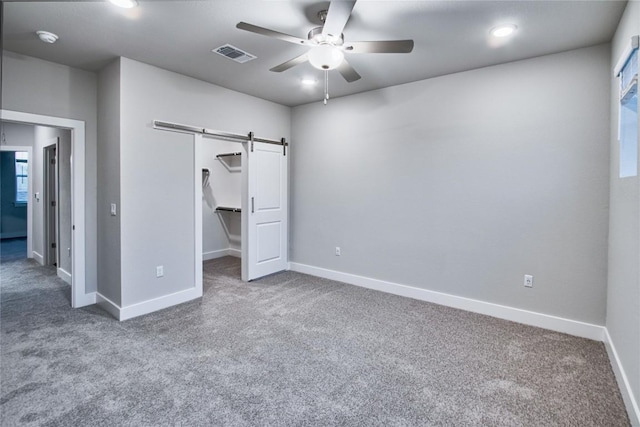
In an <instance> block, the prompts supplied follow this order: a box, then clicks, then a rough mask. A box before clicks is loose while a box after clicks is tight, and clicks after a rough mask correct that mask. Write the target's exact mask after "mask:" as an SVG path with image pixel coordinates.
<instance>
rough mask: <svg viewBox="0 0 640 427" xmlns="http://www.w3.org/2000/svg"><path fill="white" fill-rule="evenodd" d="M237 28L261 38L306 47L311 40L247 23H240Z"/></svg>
mask: <svg viewBox="0 0 640 427" xmlns="http://www.w3.org/2000/svg"><path fill="white" fill-rule="evenodd" d="M236 28H238V29H241V30H245V31H249V32H250V33H255V34H260V35H261V36H267V37H273V38H276V39H280V40H284V41H286V42H289V43H295V44H299V45H304V44H307V43H308V42H309V40H304V39H301V38H298V37H295V36H292V35H289V34H285V33H280V32H278V31H273V30H269V29H267V28H262V27H258V26H257V25H253V24H247V23H246V22H238V24H237V25H236Z"/></svg>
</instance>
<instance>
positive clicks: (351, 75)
mask: <svg viewBox="0 0 640 427" xmlns="http://www.w3.org/2000/svg"><path fill="white" fill-rule="evenodd" d="M337 70H338V72H339V73H340V74H342V77H344V79H345V80H346V81H347V82H349V83H351V82H355V81H356V80H360V74H358V73H357V71H356V70H354V69H353V67H352V66H351V64H349V63H348V62H347V60H346V59H345V60H343V61H342V64H340V66H339V67H338V68H337Z"/></svg>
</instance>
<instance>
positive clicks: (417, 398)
mask: <svg viewBox="0 0 640 427" xmlns="http://www.w3.org/2000/svg"><path fill="white" fill-rule="evenodd" d="M1 274H2V277H1V280H2V286H1V309H2V312H1V320H2V325H1V335H0V339H1V341H0V344H1V361H0V362H1V380H2V384H1V395H0V410H1V421H2V425H3V426H19V425H43V426H85V425H86V426H88V425H91V426H117V425H127V426H165V425H172V426H173V425H180V426H207V425H216V426H217V425H229V426H256V425H257V426H269V425H282V426H284V425H354V426H374V425H385V426H429V425H438V426H443V425H446V426H467V425H468V426H473V425H492V426H518V425H522V426H558V425H566V426H626V425H628V424H629V421H628V418H627V416H626V413H625V410H624V406H623V403H622V400H621V397H620V394H619V391H618V389H617V386H616V383H615V380H614V376H613V373H612V371H611V367H610V365H609V361H608V359H607V356H606V352H605V349H604V347H603V345H602V344H601V343H598V342H594V341H590V340H586V339H580V338H575V337H571V336H567V335H563V334H559V333H554V332H550V331H546V330H543V329H538V328H533V327H528V326H523V325H519V324H516V323H511V322H507V321H503V320H498V319H494V318H491V317H486V316H481V315H477V314H473V313H467V312H464V311H459V310H454V309H450V308H446V307H442V306H437V305H433V304H428V303H424V302H420V301H415V300H411V299H407V298H401V297H396V296H393V295H387V294H383V293H379V292H375V291H370V290H366V289H362V288H358V287H354V286H349V285H344V284H340V283H336V282H332V281H329V280H324V279H318V278H314V277H310V276H306V275H302V274H298V273H293V272H286V273H281V274H277V275H274V276H270V277H267V278H265V279H262V280H259V281H257V282H253V283H249V284H247V283H243V282H241V281H240V280H239V279H238V277H239V276H240V264H239V262H238V260H236V259H233V258H223V259H220V260H214V261H209V262H207V263H205V276H204V277H205V295H204V297H203V298H202V300H200V301H196V302H191V303H187V304H183V305H181V306H178V307H173V308H170V309H167V310H163V311H161V312H158V313H153V314H151V315H147V316H143V317H141V318H137V319H132V320H128V321H125V322H117V321H116V320H114V319H112V318H111V317H109V315H107V314H106V313H105V312H104V311H102V310H101V309H99V308H97V307H89V308H84V309H76V310H73V309H71V308H70V307H69V299H70V292H69V291H70V289H69V287H68V286H67V285H66V284H64V283H63V282H62V281H61V280H59V279H57V278H56V277H55V271H54V270H53V269H47V268H43V267H40V266H38V265H37V264H36V263H35V262H33V261H11V262H4V263H2V265H1Z"/></svg>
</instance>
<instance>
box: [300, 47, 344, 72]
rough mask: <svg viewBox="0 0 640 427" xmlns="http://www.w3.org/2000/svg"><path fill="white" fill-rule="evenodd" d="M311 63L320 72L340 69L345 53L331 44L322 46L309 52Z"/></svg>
mask: <svg viewBox="0 0 640 427" xmlns="http://www.w3.org/2000/svg"><path fill="white" fill-rule="evenodd" d="M308 55H309V62H310V63H311V65H313V66H314V67H315V68H317V69H318V70H333V69H335V68H338V67H339V66H340V64H342V61H343V60H344V53H343V52H342V50H340V48H338V47H336V46H332V45H330V44H321V45H319V46H315V47H313V48H311V50H310V51H309V54H308Z"/></svg>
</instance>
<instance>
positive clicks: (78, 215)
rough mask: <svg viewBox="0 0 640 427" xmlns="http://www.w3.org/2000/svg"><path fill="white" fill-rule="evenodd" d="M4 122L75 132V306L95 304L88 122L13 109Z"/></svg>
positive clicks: (2, 112)
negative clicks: (90, 279) (89, 262)
mask: <svg viewBox="0 0 640 427" xmlns="http://www.w3.org/2000/svg"><path fill="white" fill-rule="evenodd" d="M0 120H2V121H5V122H13V123H22V124H30V125H43V126H49V127H54V128H60V129H68V130H70V131H71V224H72V227H71V229H72V231H71V234H72V236H71V263H72V266H71V306H72V307H74V308H76V307H84V306H87V305H90V304H95V302H96V295H95V292H90V293H87V292H86V262H85V260H86V252H85V248H86V238H87V233H86V224H85V220H86V218H85V175H86V172H85V123H84V122H83V121H81V120H73V119H66V118H61V117H53V116H45V115H41V114H32V113H23V112H20V111H11V110H0ZM30 197H31V196H30Z"/></svg>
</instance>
